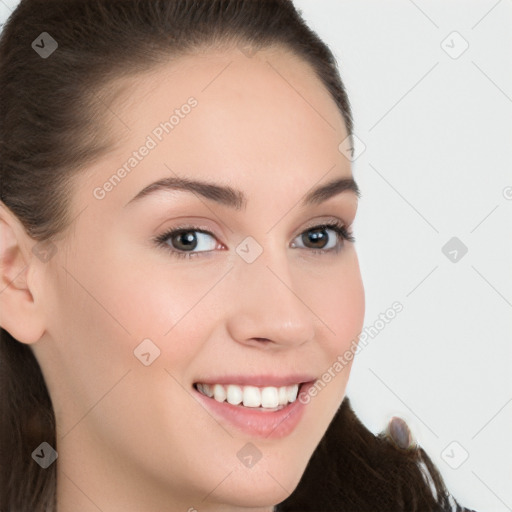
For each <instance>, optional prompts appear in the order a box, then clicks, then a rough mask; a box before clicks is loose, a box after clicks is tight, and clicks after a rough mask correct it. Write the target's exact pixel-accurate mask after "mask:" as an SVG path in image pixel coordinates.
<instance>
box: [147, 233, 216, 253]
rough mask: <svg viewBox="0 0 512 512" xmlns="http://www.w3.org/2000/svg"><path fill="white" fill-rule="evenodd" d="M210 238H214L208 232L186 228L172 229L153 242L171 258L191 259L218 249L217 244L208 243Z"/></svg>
mask: <svg viewBox="0 0 512 512" xmlns="http://www.w3.org/2000/svg"><path fill="white" fill-rule="evenodd" d="M198 234H199V235H198ZM211 237H213V238H215V236H214V235H213V234H212V233H210V232H209V231H206V230H204V229H201V228H198V227H195V226H190V227H186V228H183V227H180V228H172V229H170V230H169V231H166V232H165V233H163V234H162V235H159V236H158V237H157V238H156V239H155V242H156V243H157V245H159V246H161V247H163V248H164V249H166V250H168V251H169V252H170V253H171V255H172V256H176V257H178V258H191V257H192V256H195V255H197V254H200V253H204V252H210V251H214V250H215V249H216V248H217V247H218V243H215V242H214V241H209V238H211ZM192 251H195V252H192Z"/></svg>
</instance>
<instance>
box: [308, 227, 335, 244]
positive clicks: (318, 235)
mask: <svg viewBox="0 0 512 512" xmlns="http://www.w3.org/2000/svg"><path fill="white" fill-rule="evenodd" d="M327 231H329V230H328V229H326V228H320V227H319V228H314V229H309V230H308V231H305V232H304V233H302V235H301V236H302V242H303V243H304V245H305V246H306V247H308V248H311V249H324V248H325V246H326V245H327V243H328V242H329V235H328V234H327ZM334 239H336V236H334Z"/></svg>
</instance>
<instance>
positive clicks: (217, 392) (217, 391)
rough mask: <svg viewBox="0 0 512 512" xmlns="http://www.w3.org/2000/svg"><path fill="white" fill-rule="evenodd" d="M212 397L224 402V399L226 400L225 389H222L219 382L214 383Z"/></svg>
mask: <svg viewBox="0 0 512 512" xmlns="http://www.w3.org/2000/svg"><path fill="white" fill-rule="evenodd" d="M213 398H215V400H217V402H224V400H226V390H225V389H224V386H221V385H220V384H215V386H213Z"/></svg>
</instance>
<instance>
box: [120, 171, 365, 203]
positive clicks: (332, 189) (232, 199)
mask: <svg viewBox="0 0 512 512" xmlns="http://www.w3.org/2000/svg"><path fill="white" fill-rule="evenodd" d="M160 190H178V191H183V192H192V193H196V194H199V195H200V196H202V197H204V198H206V199H209V200H211V201H215V202H217V203H219V204H222V205H224V206H228V207H230V208H233V209H235V210H240V209H242V208H245V207H246V205H247V198H246V196H245V194H244V193H243V192H242V191H241V190H236V189H234V188H232V187H230V186H228V185H218V184H215V183H211V182H207V181H199V180H191V179H188V178H180V177H172V176H171V177H169V178H163V179H161V180H158V181H155V182H154V183H151V184H150V185H148V186H147V187H145V188H143V189H142V190H141V191H140V192H139V193H138V194H137V195H136V196H135V197H133V198H132V199H131V200H130V201H128V203H126V205H125V207H126V206H128V205H129V204H132V203H134V202H137V201H139V200H140V199H142V198H143V197H147V196H149V195H150V194H152V193H154V192H156V191H160ZM343 192H350V193H353V194H355V195H356V196H357V197H358V198H359V197H361V192H360V190H359V187H358V186H357V183H356V182H355V181H354V179H353V178H337V179H335V180H333V181H330V182H328V183H326V184H324V185H320V186H318V187H316V188H314V189H313V190H311V191H309V192H308V193H307V194H306V196H305V197H304V198H303V200H302V201H301V204H300V207H301V208H304V207H306V206H309V205H318V204H321V203H323V202H324V201H327V200H328V199H330V198H332V197H334V196H336V195H338V194H341V193H343Z"/></svg>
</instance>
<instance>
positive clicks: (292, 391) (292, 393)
mask: <svg viewBox="0 0 512 512" xmlns="http://www.w3.org/2000/svg"><path fill="white" fill-rule="evenodd" d="M298 392H299V386H298V385H297V384H294V385H293V386H286V395H287V397H288V402H295V400H297V393H298Z"/></svg>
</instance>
